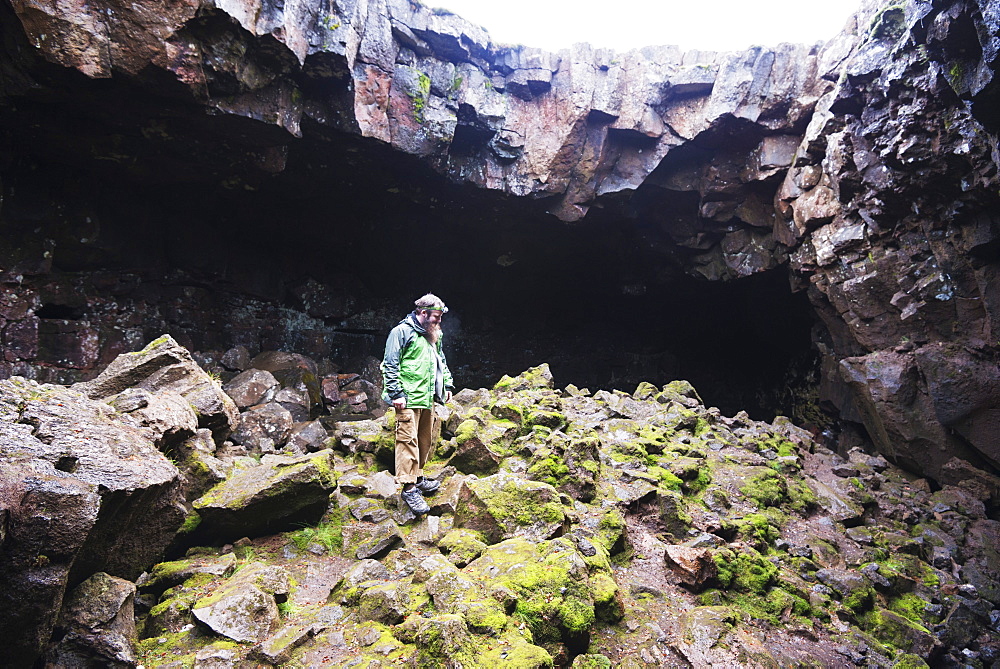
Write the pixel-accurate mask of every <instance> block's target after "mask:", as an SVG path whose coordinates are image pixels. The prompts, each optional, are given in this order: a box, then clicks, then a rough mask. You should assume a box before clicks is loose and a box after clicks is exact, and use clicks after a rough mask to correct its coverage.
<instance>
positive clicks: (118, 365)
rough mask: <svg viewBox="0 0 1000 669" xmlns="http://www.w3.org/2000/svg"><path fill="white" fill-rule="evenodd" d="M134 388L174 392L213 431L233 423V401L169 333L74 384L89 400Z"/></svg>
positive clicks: (226, 430) (204, 425)
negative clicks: (96, 374)
mask: <svg viewBox="0 0 1000 669" xmlns="http://www.w3.org/2000/svg"><path fill="white" fill-rule="evenodd" d="M133 387H135V388H141V389H143V390H148V391H149V392H151V393H159V392H160V391H171V392H175V393H177V394H178V395H180V396H181V397H183V398H184V399H185V400H186V401H187V402H188V403H189V404H190V405H191V407H192V408H193V409H194V411H195V413H196V414H197V416H198V425H199V426H200V427H205V428H209V429H210V430H212V431H213V432H217V431H221V432H229V431H230V430H231V429H232V428H233V426H234V425H235V424H236V416H237V409H236V405H235V404H234V403H233V400H232V399H230V397H229V396H228V395H226V393H224V392H223V391H222V388H221V387H219V385H218V383H216V381H215V380H214V379H212V377H210V376H209V375H208V373H206V372H205V370H203V369H202V368H201V367H199V366H198V363H196V362H195V361H194V358H192V357H191V353H190V352H188V350H187V349H186V348H184V347H183V346H181V345H180V344H178V343H177V342H176V341H174V339H173V338H172V337H171V336H170V335H163V336H162V337H160V338H159V339H156V340H154V341H152V342H150V343H149V344H148V345H147V346H146V348H144V349H142V350H141V351H136V352H135V353H125V354H122V355H120V356H118V357H117V358H115V359H114V361H113V362H112V363H111V364H110V365H108V367H107V368H106V369H105V370H104V371H103V372H101V373H100V374H98V376H97V378H95V379H93V380H92V381H86V382H83V383H78V384H76V385H75V386H74V388H75V389H76V390H79V391H80V392H82V393H84V394H86V395H87V397H89V398H90V399H108V398H111V397H113V396H115V395H118V394H119V393H122V392H125V391H126V390H127V389H129V388H133Z"/></svg>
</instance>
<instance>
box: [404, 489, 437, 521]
mask: <svg viewBox="0 0 1000 669" xmlns="http://www.w3.org/2000/svg"><path fill="white" fill-rule="evenodd" d="M399 496H400V497H401V498H402V499H403V501H404V502H406V506H408V507H410V511H412V512H413V513H415V514H417V515H418V516H419V515H420V514H422V513H427V512H428V511H430V510H431V507H429V506H427V502H425V501H424V496H423V495H421V494H420V491H419V490H417V489H416V488H410V489H409V490H404V491H403V492H401V493H399Z"/></svg>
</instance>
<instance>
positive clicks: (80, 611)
mask: <svg viewBox="0 0 1000 669" xmlns="http://www.w3.org/2000/svg"><path fill="white" fill-rule="evenodd" d="M134 596H135V584H134V583H132V582H131V581H126V580H125V579H122V578H115V577H114V576H109V575H107V574H105V573H103V572H98V573H96V574H94V575H93V576H91V577H90V578H88V579H87V580H86V581H84V582H83V583H81V584H80V585H78V586H77V587H76V588H75V589H74V590H73V592H72V594H71V595H70V596H69V598H68V599H67V601H66V604H65V606H64V607H63V611H62V613H61V615H60V616H59V624H58V630H59V635H58V637H59V640H58V641H57V642H55V643H53V644H52V647H51V648H50V649H49V650H48V652H47V653H46V655H45V662H46V666H52V667H96V666H101V667H110V668H113V669H126V668H131V667H134V666H135V662H136V654H135V642H136V638H137V637H136V629H135V615H134V612H133V609H132V602H133V598H134Z"/></svg>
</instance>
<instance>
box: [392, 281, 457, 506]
mask: <svg viewBox="0 0 1000 669" xmlns="http://www.w3.org/2000/svg"><path fill="white" fill-rule="evenodd" d="M414 305H415V306H416V308H415V309H414V310H413V312H412V313H410V314H409V315H408V316H407V317H406V318H404V319H403V320H401V321H400V322H399V325H397V326H396V327H394V328H393V329H392V331H391V332H390V333H389V339H388V340H387V341H386V343H385V357H384V358H383V359H382V379H383V381H384V388H385V390H384V391H383V393H382V398H383V399H384V400H385V401H386V402H389V403H391V404H392V407H393V409H395V411H396V483H400V484H402V486H403V491H402V493H400V496H401V497H402V498H403V501H404V502H406V504H407V506H409V507H410V509H412V510H413V513H416V514H418V515H419V514H422V513H427V512H428V511H430V507H429V506H428V505H427V502H426V501H424V497H423V496H424V495H425V494H430V493H433V492H435V491H436V490H437V489H438V487H439V486H440V485H441V484H440V483H439V482H438V481H434V480H432V479H427V478H424V476H423V468H424V464H426V462H427V459H428V458H429V457H430V454H431V450H432V446H433V444H432V436H433V434H434V402H440V403H442V404H443V403H445V402H447V401H448V400H450V399H451V389H452V387H453V385H452V379H451V372H450V371H449V370H448V363H447V362H446V361H445V357H444V351H443V350H442V347H441V317H442V316H444V314H446V313H448V307H446V306H444V302H443V301H442V300H441V298H440V297H438V296H436V295H432V294H431V293H427V294H426V295H424V296H423V297H421V298H420V299H419V300H417V301H416V302H414Z"/></svg>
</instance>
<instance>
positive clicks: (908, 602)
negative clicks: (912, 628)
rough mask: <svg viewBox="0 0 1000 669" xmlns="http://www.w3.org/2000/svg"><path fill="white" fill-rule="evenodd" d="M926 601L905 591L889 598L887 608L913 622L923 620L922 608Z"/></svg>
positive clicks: (923, 608) (921, 621) (924, 606)
mask: <svg viewBox="0 0 1000 669" xmlns="http://www.w3.org/2000/svg"><path fill="white" fill-rule="evenodd" d="M926 607H927V602H926V601H924V600H923V599H921V598H920V597H918V596H917V595H915V594H913V593H912V592H906V593H903V594H901V595H898V596H896V597H893V598H892V599H890V600H889V610H890V611H894V612H896V613H898V614H899V615H901V616H903V617H904V618H907V619H908V620H912V621H913V622H915V623H921V624H922V623H923V622H924V610H925V609H926Z"/></svg>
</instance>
